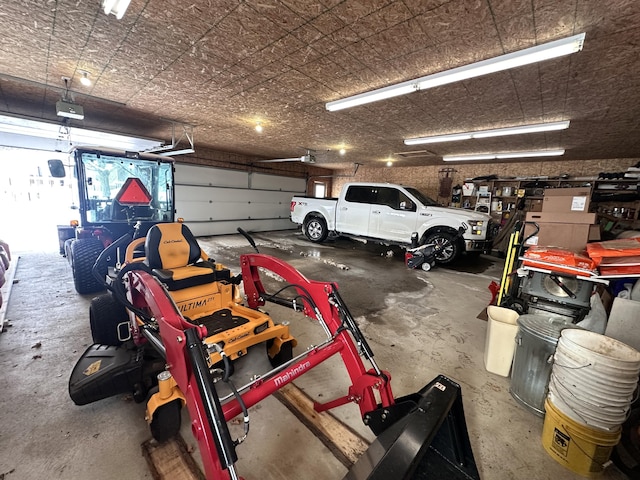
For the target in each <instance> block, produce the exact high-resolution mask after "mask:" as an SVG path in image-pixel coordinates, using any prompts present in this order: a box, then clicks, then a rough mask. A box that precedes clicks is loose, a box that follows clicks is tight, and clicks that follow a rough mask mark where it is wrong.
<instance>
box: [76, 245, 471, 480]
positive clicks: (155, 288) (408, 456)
mask: <svg viewBox="0 0 640 480" xmlns="http://www.w3.org/2000/svg"><path fill="white" fill-rule="evenodd" d="M149 235H151V232H150V234H149ZM148 238H149V236H147V240H148ZM133 263H136V262H133ZM138 263H144V262H138ZM240 265H241V270H242V272H241V273H242V275H241V278H242V283H243V287H244V294H245V299H246V304H247V305H246V306H243V307H242V308H244V309H246V310H247V311H253V312H258V313H260V314H262V315H265V314H264V313H263V310H262V308H261V307H263V306H264V305H265V304H266V303H273V304H277V305H280V306H285V307H288V308H291V309H292V310H294V311H297V312H301V314H304V315H305V316H307V317H309V318H310V319H311V320H313V321H314V322H315V323H317V324H318V327H319V328H321V329H322V330H323V332H324V334H323V335H322V338H323V340H321V341H320V342H318V343H317V344H315V345H312V346H309V347H308V348H307V349H306V350H304V351H302V352H301V353H299V354H296V355H294V354H292V353H291V350H288V349H286V348H284V347H283V345H284V344H286V342H287V341H288V346H290V347H291V346H295V343H294V342H292V340H293V337H291V336H289V335H288V332H286V333H287V335H275V336H272V337H271V339H270V340H267V341H266V342H264V343H265V344H266V348H265V350H264V352H265V354H267V355H270V356H271V355H277V354H278V351H279V352H280V353H282V352H284V355H280V356H278V357H277V360H278V361H272V362H271V365H272V368H271V369H270V370H269V371H268V372H266V373H264V374H262V375H260V376H256V377H253V378H252V379H251V380H249V381H248V382H247V383H246V384H244V385H235V384H234V375H233V374H234V367H233V365H234V362H235V360H234V358H233V353H231V352H227V347H228V346H229V345H228V344H227V343H226V340H225V339H224V338H223V337H215V336H212V332H210V331H209V328H210V327H209V326H207V325H205V323H203V322H198V321H197V320H196V321H194V320H193V319H190V318H188V317H186V316H185V315H184V312H182V311H181V307H180V306H179V305H180V304H178V303H177V302H176V301H175V295H174V292H172V291H170V289H168V288H167V284H166V279H165V280H163V277H162V275H160V274H159V273H158V272H156V271H155V270H154V269H149V268H144V267H141V266H138V267H131V268H127V267H125V268H123V270H122V272H121V274H120V275H119V276H118V280H117V282H116V284H115V285H114V287H115V290H116V291H118V289H120V292H121V293H124V297H125V298H124V302H125V305H126V307H127V309H128V311H130V312H131V314H132V315H135V317H136V319H137V321H136V323H135V331H134V337H135V338H137V339H138V341H137V342H136V343H137V344H138V345H139V346H141V347H139V349H138V350H129V357H131V358H133V359H134V361H135V362H138V363H139V364H140V367H139V368H137V369H136V373H135V375H133V377H135V378H134V379H135V382H131V385H132V386H133V384H134V383H137V384H139V383H140V382H141V380H140V378H142V377H144V376H145V374H146V373H149V372H152V373H153V374H155V375H156V378H157V380H155V383H157V387H156V389H157V393H155V394H154V395H153V396H152V400H151V401H149V402H148V404H147V417H148V419H149V420H150V421H151V427H152V428H151V430H152V433H154V437H156V438H157V439H159V440H162V439H166V438H167V437H168V436H170V435H171V434H173V433H176V432H177V430H176V427H175V421H176V420H175V419H176V412H178V416H179V409H180V408H181V407H182V406H183V405H186V406H187V408H188V411H189V415H190V418H191V426H192V432H193V435H194V437H195V439H196V440H197V441H198V444H199V450H200V454H201V456H202V462H203V465H204V470H205V474H206V477H207V478H208V479H210V480H227V479H238V478H241V477H240V473H239V472H237V467H236V462H237V459H238V450H239V446H240V443H241V442H242V440H243V439H244V437H241V438H239V439H234V438H232V436H231V433H230V430H229V428H228V425H227V422H229V421H230V420H231V419H233V418H234V417H236V416H238V415H240V414H243V418H244V422H245V437H246V434H247V433H248V430H249V429H248V423H249V414H248V409H249V408H250V407H251V406H253V405H255V404H257V403H259V402H260V401H262V400H263V399H265V398H266V397H268V396H269V395H271V394H273V393H274V392H276V391H277V390H278V389H280V388H282V387H284V386H285V385H287V384H289V383H291V382H293V381H294V380H296V379H297V378H299V377H300V376H302V375H304V374H305V373H307V372H309V371H310V370H312V369H314V368H315V367H317V366H319V365H320V364H322V363H323V362H324V361H326V360H328V359H330V358H331V357H333V356H335V355H339V356H340V358H341V360H342V362H343V363H344V365H345V367H346V370H347V372H348V376H349V381H350V386H349V387H348V389H347V391H346V392H345V393H344V395H343V396H340V397H338V398H335V399H332V400H330V401H328V402H325V403H315V404H314V408H315V410H316V411H318V412H321V411H326V410H330V409H333V408H337V407H340V406H343V405H346V404H351V403H353V404H356V405H357V406H358V408H359V409H360V414H361V418H362V420H363V422H364V423H365V424H366V425H368V426H369V427H370V428H371V430H372V432H373V433H374V434H375V435H376V439H375V441H374V442H373V443H372V444H371V446H370V448H369V449H368V450H367V451H366V452H365V453H364V454H363V455H362V456H361V458H360V459H359V460H358V461H357V462H356V463H355V464H354V465H353V467H352V468H351V469H350V471H349V472H348V474H347V475H346V476H345V477H344V478H345V479H348V480H361V479H380V480H382V479H384V480H389V479H394V480H395V479H407V480H408V479H426V478H429V479H454V480H455V479H470V480H475V479H478V480H479V478H480V476H479V473H478V470H477V467H476V464H475V460H474V457H473V452H472V449H471V445H470V441H469V435H468V432H467V427H466V422H465V417H464V411H463V406H462V397H461V389H460V386H459V385H458V384H457V383H456V382H454V381H453V380H451V379H449V378H447V377H446V376H444V375H440V376H438V377H437V378H435V379H434V380H433V381H431V382H430V383H428V384H427V385H426V386H425V387H424V388H423V389H421V390H420V391H419V392H417V393H414V394H411V395H407V396H403V397H399V398H395V397H394V395H393V392H392V389H391V375H390V374H389V373H388V372H386V371H384V370H382V369H381V368H380V367H379V366H378V365H377V363H376V361H375V360H374V356H373V351H372V350H371V348H370V346H369V344H368V343H367V341H366V339H365V337H364V335H363V334H362V332H361V330H360V329H359V327H358V325H357V324H356V322H355V320H354V318H353V317H352V315H351V313H350V312H349V310H348V308H347V306H346V304H345V303H344V301H343V299H342V298H341V296H340V294H339V292H338V287H337V285H336V284H335V283H331V282H320V281H313V280H308V279H307V278H306V277H304V276H303V275H302V274H301V273H300V272H298V271H297V270H296V269H295V268H293V267H292V266H291V265H289V264H288V263H286V262H284V261H282V260H280V259H278V258H275V257H272V256H269V255H264V254H259V253H254V254H246V255H241V256H240ZM196 273H197V272H196ZM165 274H166V272H165ZM261 274H267V275H269V276H270V277H273V274H275V275H276V276H277V277H278V278H279V279H281V280H282V281H283V282H284V284H283V285H284V286H280V287H279V288H278V290H277V291H276V292H275V293H268V292H267V291H266V290H265V288H264V285H263V282H262V280H261ZM231 278H232V277H229V280H231ZM233 278H237V277H233ZM226 283H228V282H227V281H223V282H222V284H226ZM118 298H122V295H118ZM214 313H215V312H214ZM245 315H246V313H245ZM272 324H275V323H274V322H273V321H272ZM272 324H270V325H272ZM275 325H277V324H275ZM256 332H258V334H259V332H260V330H259V329H258V330H254V331H253V332H252V333H253V334H254V335H255V334H256ZM230 340H234V339H233V338H232V339H230ZM254 340H255V341H254V342H253V343H257V341H258V340H261V339H259V338H255V339H254ZM96 348H98V349H99V347H96ZM121 348H122V347H117V349H118V350H119V349H121ZM140 348H142V350H140ZM148 348H151V349H152V350H153V351H154V352H155V353H154V355H148V354H147V355H146V357H149V358H152V359H156V360H157V357H160V358H162V359H163V361H164V364H163V365H164V367H163V368H161V369H158V368H148V372H146V373H145V371H144V368H143V367H142V366H141V365H144V364H145V354H144V353H140V352H141V351H142V352H144V349H148ZM89 350H91V348H90V349H89ZM136 352H137V355H138V356H137V357H136ZM93 353H96V352H90V351H88V352H87V353H85V355H84V356H83V358H81V359H80V361H79V363H78V365H77V366H76V368H75V369H74V372H73V374H72V377H71V380H70V393H71V396H72V398H74V400H75V401H76V403H86V402H82V401H78V400H79V399H80V400H81V397H82V396H81V395H80V392H81V391H82V390H83V388H82V386H81V383H82V381H85V382H86V381H90V380H87V378H90V376H91V375H87V374H86V372H87V371H91V369H92V368H93V370H96V371H98V372H100V370H103V369H105V368H109V367H108V365H109V361H105V364H104V365H101V366H98V367H96V366H95V362H96V357H93V358H91V355H92V354H93ZM98 356H99V353H98ZM127 361H128V362H129V364H130V363H131V360H127ZM123 362H125V361H124V360H123ZM365 362H366V363H367V364H368V366H365ZM125 363H126V362H125ZM92 365H93V367H92ZM154 365H156V366H157V365H158V362H157V361H156V362H155V363H154ZM125 371H126V369H123V368H114V371H113V372H112V373H109V372H106V374H102V373H98V375H99V376H101V377H102V378H101V379H100V380H99V381H98V382H92V383H93V385H92V387H91V390H92V391H94V392H95V391H96V390H100V391H102V390H105V391H108V390H109V388H110V387H109V386H108V383H109V380H110V379H113V378H115V377H116V376H117V377H118V379H119V381H120V384H119V385H118V388H119V389H120V390H122V388H121V387H122V384H125V383H126V382H127V378H129V379H130V377H132V375H131V374H130V373H129V374H126V373H125ZM116 373H117V375H116ZM220 381H222V383H220ZM96 383H97V384H99V386H97V385H96ZM142 383H145V381H142ZM148 383H150V381H146V384H148ZM223 384H228V385H229V388H222V387H224V385H223ZM223 390H224V391H223ZM107 393H108V392H107ZM105 396H108V394H104V392H103V395H102V398H104V397H105ZM98 397H100V395H99V394H97V395H94V396H93V397H92V398H91V399H89V400H90V401H94V400H96V399H99V398H98ZM169 406H170V407H169ZM158 432H159V433H160V436H161V438H158V435H157V434H158Z"/></svg>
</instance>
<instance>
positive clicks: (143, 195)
mask: <svg viewBox="0 0 640 480" xmlns="http://www.w3.org/2000/svg"><path fill="white" fill-rule="evenodd" d="M116 201H117V202H118V203H119V204H121V205H149V203H151V194H149V190H147V187H145V186H144V183H142V181H141V180H140V179H139V178H134V177H129V178H127V180H126V181H125V182H124V185H122V188H121V189H120V191H119V192H118V194H117V195H116Z"/></svg>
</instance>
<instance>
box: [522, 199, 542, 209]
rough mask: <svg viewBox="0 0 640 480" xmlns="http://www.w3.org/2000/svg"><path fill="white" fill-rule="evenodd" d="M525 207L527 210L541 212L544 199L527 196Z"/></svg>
mask: <svg viewBox="0 0 640 480" xmlns="http://www.w3.org/2000/svg"><path fill="white" fill-rule="evenodd" d="M524 209H525V210H526V211H527V212H541V211H542V199H541V198H527V199H526V200H525V203H524Z"/></svg>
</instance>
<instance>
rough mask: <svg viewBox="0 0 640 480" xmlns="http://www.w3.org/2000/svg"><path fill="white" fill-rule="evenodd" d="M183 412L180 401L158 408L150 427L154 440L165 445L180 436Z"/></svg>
mask: <svg viewBox="0 0 640 480" xmlns="http://www.w3.org/2000/svg"><path fill="white" fill-rule="evenodd" d="M181 410H182V402H181V401H180V400H179V399H178V400H173V401H171V402H169V403H165V404H164V405H161V406H160V407H158V408H156V411H155V412H153V418H152V419H151V424H150V425H149V427H150V429H151V436H152V437H153V438H154V440H156V441H157V442H160V443H164V442H166V441H167V440H169V439H171V438H173V437H175V436H176V435H177V434H178V432H179V431H180V425H181V423H182V413H181Z"/></svg>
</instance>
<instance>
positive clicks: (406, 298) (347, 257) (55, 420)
mask: <svg viewBox="0 0 640 480" xmlns="http://www.w3.org/2000/svg"><path fill="white" fill-rule="evenodd" d="M255 239H256V241H257V244H258V247H259V248H260V251H261V253H266V254H271V255H274V256H277V257H279V258H282V259H284V260H286V261H288V262H290V263H291V264H292V265H293V266H294V267H296V268H297V269H299V270H300V271H301V272H302V273H303V274H304V275H305V276H307V277H308V278H311V279H315V280H323V281H335V282H337V283H338V285H339V287H340V292H341V295H342V297H343V299H344V300H345V301H346V302H347V305H348V306H349V309H350V310H351V313H352V314H353V316H354V317H355V318H356V320H357V321H358V323H359V324H360V326H361V328H362V330H363V332H364V334H365V336H366V337H367V339H368V341H369V342H370V345H371V347H372V348H373V350H374V352H375V358H376V361H377V362H378V364H379V365H380V367H381V368H383V369H385V370H388V371H390V372H391V374H392V376H393V379H392V386H393V391H394V393H395V395H396V396H401V395H405V394H407V393H412V392H414V391H417V390H419V389H420V388H421V387H422V386H424V385H425V384H426V383H428V382H429V381H431V380H432V379H433V378H434V377H435V376H436V375H437V374H439V373H442V374H445V375H447V376H449V377H451V378H452V379H454V380H456V381H457V382H459V383H460V384H461V386H462V393H463V401H464V407H465V414H466V418H467V424H468V429H469V434H470V438H471V444H472V447H473V450H474V455H475V459H476V462H477V464H478V468H479V471H480V474H481V477H482V478H483V479H485V480H507V479H509V480H511V479H525V478H526V479H539V480H544V479H554V480H555V479H578V478H582V477H580V476H578V475H576V474H574V473H573V472H571V471H569V470H567V469H565V468H564V467H562V466H561V465H559V464H558V463H557V462H556V461H555V460H554V459H552V458H551V457H550V456H549V455H548V454H547V453H546V452H545V450H544V449H543V447H542V444H541V439H540V437H541V432H542V425H543V420H542V419H541V418H538V417H537V416H535V415H533V414H532V413H530V412H529V411H527V410H525V409H524V408H523V407H521V406H520V405H518V404H517V403H516V402H515V401H514V400H513V398H512V397H511V395H510V394H509V379H508V378H504V377H500V376H497V375H494V374H491V373H488V372H487V371H486V370H485V369H484V365H483V353H484V343H485V332H486V328H487V322H485V321H483V320H480V319H478V318H477V315H478V314H479V313H480V312H481V311H482V310H483V309H484V308H485V307H486V306H487V304H488V303H489V301H490V299H491V294H490V292H489V290H488V285H489V283H490V282H491V281H492V280H498V278H499V276H500V274H501V272H502V261H501V260H500V259H498V258H495V257H491V256H482V257H480V258H479V259H475V260H469V261H468V262H461V263H460V264H459V265H458V266H456V267H454V268H437V269H435V270H432V271H430V272H424V271H422V270H415V271H411V270H408V269H407V268H406V267H405V265H404V262H403V258H402V255H401V254H400V251H398V250H396V251H395V252H393V251H392V252H393V253H394V254H393V255H388V252H390V250H389V249H388V248H385V247H382V246H375V245H364V244H362V243H360V242H355V241H350V240H346V239H339V240H336V241H333V242H328V243H326V244H324V245H314V244H311V243H309V242H307V241H306V240H305V239H304V238H303V237H302V236H301V234H300V233H299V232H294V231H287V232H272V233H268V234H267V233H260V234H256V235H255ZM200 243H201V246H202V247H203V249H204V250H205V251H206V252H207V253H209V255H210V256H212V257H213V258H215V259H216V260H217V261H219V262H221V263H224V264H226V265H228V266H230V267H231V268H232V269H233V270H235V271H237V270H238V255H239V254H241V253H248V252H251V251H252V250H251V248H250V247H249V246H248V244H247V243H246V241H245V240H244V239H243V238H242V237H240V236H239V235H229V236H220V237H209V238H206V239H200ZM52 247H53V248H51V249H50V250H48V251H41V252H25V253H23V254H21V255H20V259H19V264H18V268H17V272H16V281H17V282H18V283H16V284H15V285H14V287H13V291H12V296H11V299H10V304H9V308H8V312H7V318H8V319H9V320H10V321H11V323H12V326H11V327H10V328H9V329H8V330H7V331H6V332H4V333H2V334H0V371H1V372H2V374H0V392H2V393H1V394H0V479H5V480H23V479H24V480H32V479H44V478H47V479H51V480H53V479H87V478H92V479H94V480H109V479H144V478H151V475H150V473H149V471H148V468H147V465H146V463H145V460H144V458H143V457H142V455H141V449H140V445H141V443H142V442H144V441H145V440H147V439H148V438H150V434H149V431H148V428H147V425H146V422H145V421H144V406H143V405H141V404H136V403H135V402H134V401H133V400H132V399H131V398H130V397H129V396H118V397H113V398H110V399H107V400H103V401H100V402H97V403H94V404H92V405H87V406H83V407H78V406H75V405H74V404H73V402H72V401H71V400H70V399H69V396H68V393H67V382H68V379H69V375H70V372H71V370H72V368H73V366H74V364H75V362H76V360H77V359H78V358H79V356H80V355H81V354H82V352H83V351H84V349H86V348H87V347H88V346H89V344H90V343H91V335H90V330H89V322H88V309H89V303H90V300H91V297H90V296H86V297H83V296H80V295H78V294H76V293H75V290H74V288H73V283H72V279H71V272H70V269H69V267H68V265H67V263H66V260H65V259H63V258H61V257H60V256H59V255H58V254H57V251H56V250H57V249H56V246H52ZM12 248H13V250H14V251H15V252H18V246H14V245H12ZM16 256H17V255H15V256H14V259H15V257H16ZM282 310H284V309H282ZM269 311H270V314H271V315H272V316H273V318H274V319H276V321H279V320H281V319H282V318H285V317H286V316H287V315H292V313H291V312H289V311H286V312H282V311H281V308H280V307H274V308H271V307H270V308H269ZM312 327H314V328H315V327H316V326H315V325H312V322H311V321H310V320H308V319H305V318H304V317H301V316H296V317H295V319H293V320H291V326H290V328H291V331H292V333H293V334H294V335H295V336H296V337H297V338H298V340H299V342H300V345H299V348H302V349H304V348H306V347H308V346H309V345H310V344H312V343H313V342H314V338H315V335H316V331H315V330H313V328H312ZM296 384H297V385H298V386H299V387H300V388H302V389H303V390H304V391H305V392H306V393H307V394H309V395H310V396H311V397H314V398H319V399H321V400H324V401H326V400H328V399H331V398H334V397H337V396H339V395H343V394H344V393H346V378H345V376H344V375H343V373H342V371H341V368H340V362H333V360H332V361H331V362H327V363H325V364H324V365H323V366H321V367H319V368H318V369H315V370H312V371H311V372H310V373H308V374H305V375H303V376H302V377H300V378H299V379H298V380H296ZM185 411H186V409H185ZM333 413H334V415H336V416H337V417H339V418H340V419H341V420H343V421H344V422H345V423H347V424H349V425H350V426H352V427H353V428H354V429H356V430H357V431H358V432H360V433H361V434H362V435H364V436H365V437H366V438H368V439H369V440H371V439H372V438H373V436H372V434H371V433H370V432H369V430H368V429H367V428H366V427H364V425H363V424H362V422H361V420H360V418H359V411H358V408H357V407H356V406H355V405H347V406H343V407H340V408H338V409H336V410H334V411H333ZM251 422H252V423H251V432H250V434H249V439H248V441H247V442H245V443H244V444H242V445H241V446H239V447H238V454H239V457H240V460H239V462H238V464H237V466H238V471H239V473H240V474H241V475H242V476H243V477H244V478H245V479H247V480H252V479H255V480H257V479H261V480H272V479H273V480H276V479H314V480H315V479H321V480H324V479H326V480H330V479H338V478H342V476H343V475H344V474H345V473H346V470H345V468H344V467H343V466H342V465H341V464H340V463H339V462H338V461H337V460H335V458H334V457H333V456H332V455H331V454H330V453H329V451H328V450H327V449H326V448H325V447H324V446H322V445H321V443H320V442H319V441H318V440H317V439H316V438H315V437H313V435H311V434H310V433H309V432H308V430H307V429H306V428H305V427H304V426H302V425H301V424H300V423H299V422H298V420H297V419H295V417H294V416H293V415H292V414H291V413H289V412H288V410H286V408H285V407H283V406H282V405H281V404H280V403H279V402H278V401H276V400H275V399H273V398H268V399H266V400H265V401H263V402H262V403H260V404H258V405H256V406H254V407H253V408H252V409H251ZM184 425H188V418H187V416H186V414H184V416H183V437H184V438H185V440H186V441H187V443H188V444H189V445H192V446H195V441H194V440H193V437H192V436H191V433H190V431H189V430H188V428H185V427H184ZM232 428H236V427H232ZM234 431H235V430H234ZM195 456H196V460H197V461H199V458H198V455H197V451H196V453H195ZM600 478H602V479H607V480H609V479H610V480H621V479H624V478H626V477H625V476H624V475H622V474H621V473H620V472H619V471H618V470H617V469H616V468H615V467H614V466H611V467H609V468H608V469H607V470H606V471H605V473H604V474H603V475H602V476H601V477H600Z"/></svg>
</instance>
